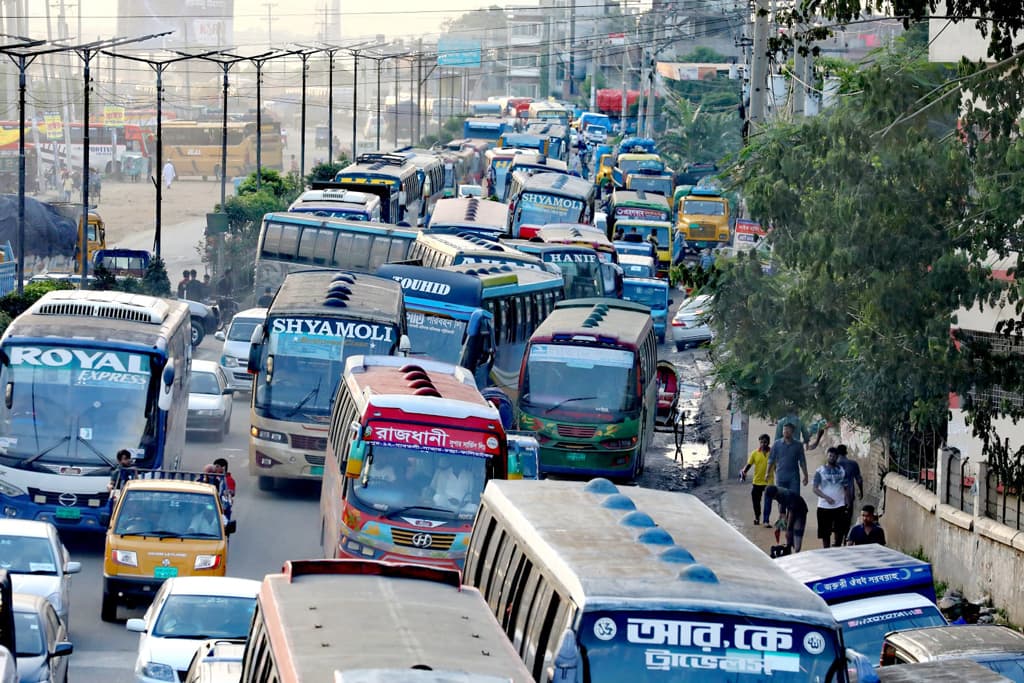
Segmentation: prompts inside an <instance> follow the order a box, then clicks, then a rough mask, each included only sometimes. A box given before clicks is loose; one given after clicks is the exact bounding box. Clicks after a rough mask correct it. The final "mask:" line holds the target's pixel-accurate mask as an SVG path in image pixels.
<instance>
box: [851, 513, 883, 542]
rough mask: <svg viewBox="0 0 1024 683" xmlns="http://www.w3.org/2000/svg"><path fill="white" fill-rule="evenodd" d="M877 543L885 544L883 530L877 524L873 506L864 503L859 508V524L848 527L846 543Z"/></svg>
mask: <svg viewBox="0 0 1024 683" xmlns="http://www.w3.org/2000/svg"><path fill="white" fill-rule="evenodd" d="M868 543H877V544H878V545H885V532H884V531H882V527H880V526H878V520H877V519H876V518H875V506H874V505H865V506H864V507H862V508H861V510H860V524H858V525H857V526H855V527H853V528H852V529H850V535H849V536H847V537H846V545H866V544H868Z"/></svg>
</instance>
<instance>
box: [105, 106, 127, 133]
mask: <svg viewBox="0 0 1024 683" xmlns="http://www.w3.org/2000/svg"><path fill="white" fill-rule="evenodd" d="M103 125H105V126H108V127H110V128H124V107H118V106H116V105H110V104H107V105H104V107H103Z"/></svg>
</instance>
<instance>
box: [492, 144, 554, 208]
mask: <svg viewBox="0 0 1024 683" xmlns="http://www.w3.org/2000/svg"><path fill="white" fill-rule="evenodd" d="M516 171H521V172H522V175H524V176H530V175H533V174H535V173H561V174H562V175H569V165H568V164H566V163H565V162H564V161H562V160H560V159H552V158H550V157H547V156H544V155H543V154H538V153H536V152H527V151H525V150H519V154H517V155H515V156H514V157H513V158H512V163H511V164H509V167H508V172H507V173H506V174H505V185H506V187H505V200H506V201H508V199H509V198H510V197H511V196H512V195H511V193H510V190H511V187H512V176H513V174H515V172H516Z"/></svg>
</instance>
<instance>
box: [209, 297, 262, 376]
mask: <svg viewBox="0 0 1024 683" xmlns="http://www.w3.org/2000/svg"><path fill="white" fill-rule="evenodd" d="M266 319H267V309H265V308H250V309H247V310H244V311H242V312H241V313H238V314H236V315H235V317H234V318H233V319H232V320H231V325H229V326H228V329H227V334H225V333H224V332H218V333H217V335H216V337H217V339H220V340H221V341H223V342H224V347H223V348H222V349H221V352H220V369H221V370H223V371H224V375H225V376H226V377H227V378H228V382H229V383H230V384H231V387H232V388H233V389H237V390H240V391H251V390H252V375H250V374H249V370H248V366H249V346H250V345H251V344H250V340H251V339H252V333H253V330H255V329H256V328H257V327H258V326H259V325H262V324H263V322H264V321H265V320H266Z"/></svg>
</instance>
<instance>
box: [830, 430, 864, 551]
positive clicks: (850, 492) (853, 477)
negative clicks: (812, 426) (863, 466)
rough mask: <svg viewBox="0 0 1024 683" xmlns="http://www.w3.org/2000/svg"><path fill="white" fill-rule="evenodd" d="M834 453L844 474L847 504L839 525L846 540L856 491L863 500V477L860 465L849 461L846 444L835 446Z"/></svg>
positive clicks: (851, 521)
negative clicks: (844, 515)
mask: <svg viewBox="0 0 1024 683" xmlns="http://www.w3.org/2000/svg"><path fill="white" fill-rule="evenodd" d="M819 433H820V432H819ZM836 452H837V453H838V454H839V460H838V461H837V463H838V465H839V466H840V467H842V468H843V471H844V472H846V500H847V501H849V502H848V504H847V506H846V518H845V519H844V520H843V523H842V525H841V529H842V538H846V534H847V533H848V532H849V531H850V525H851V524H853V503H854V501H856V500H857V493H858V490H859V492H860V499H861V500H864V477H862V476H861V474H860V464H858V463H857V461H856V460H850V458H849V455H848V453H847V449H846V444H839V445H838V446H836Z"/></svg>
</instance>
